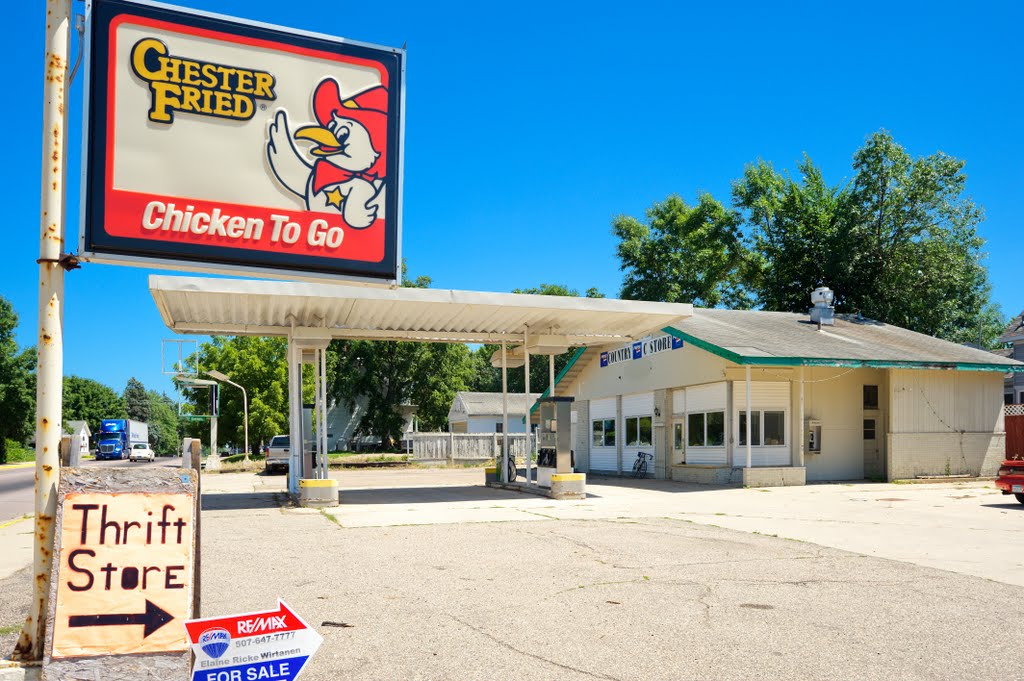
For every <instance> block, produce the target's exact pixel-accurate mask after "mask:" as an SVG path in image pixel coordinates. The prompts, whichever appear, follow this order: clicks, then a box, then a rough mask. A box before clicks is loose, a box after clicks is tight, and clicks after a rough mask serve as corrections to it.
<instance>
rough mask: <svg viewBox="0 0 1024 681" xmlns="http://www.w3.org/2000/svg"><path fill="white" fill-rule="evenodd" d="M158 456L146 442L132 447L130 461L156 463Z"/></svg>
mask: <svg viewBox="0 0 1024 681" xmlns="http://www.w3.org/2000/svg"><path fill="white" fill-rule="evenodd" d="M155 459H156V454H154V453H153V450H152V449H150V448H149V445H147V444H146V443H144V442H136V443H135V444H133V445H132V448H131V452H130V453H129V454H128V460H129V461H154V460H155Z"/></svg>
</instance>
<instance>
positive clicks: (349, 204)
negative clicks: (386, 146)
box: [267, 78, 388, 229]
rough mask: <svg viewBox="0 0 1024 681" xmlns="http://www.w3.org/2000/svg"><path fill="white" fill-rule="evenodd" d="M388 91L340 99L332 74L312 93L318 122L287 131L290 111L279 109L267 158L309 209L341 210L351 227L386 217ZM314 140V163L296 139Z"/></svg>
mask: <svg viewBox="0 0 1024 681" xmlns="http://www.w3.org/2000/svg"><path fill="white" fill-rule="evenodd" d="M387 105H388V91H387V89H386V88H384V87H383V86H380V85H378V86H375V87H372V88H370V89H368V90H364V91H363V92H360V93H358V94H355V95H352V96H351V97H347V98H346V99H344V100H343V99H342V98H341V87H340V86H339V85H338V81H336V80H334V79H333V78H325V79H324V80H322V81H320V84H319V85H317V86H316V90H314V92H313V115H314V116H315V117H316V120H317V123H318V124H319V125H307V126H305V127H301V128H299V129H298V130H296V131H295V137H294V140H293V138H292V137H291V136H290V135H289V133H288V114H287V113H286V112H285V111H284V110H283V109H280V110H278V112H277V114H276V115H275V116H274V120H273V122H271V124H270V129H269V133H268V137H267V159H268V160H269V161H270V167H271V168H272V169H273V171H274V175H275V176H276V177H277V179H278V181H279V182H280V183H281V184H282V185H283V186H284V187H285V188H286V189H287V190H288V191H290V192H292V193H293V194H295V195H296V196H298V197H300V198H302V199H303V200H304V201H305V202H306V209H307V210H313V211H323V212H333V211H338V212H340V213H341V216H342V219H344V221H345V222H346V224H348V225H349V226H350V227H354V228H356V229H363V228H365V227H369V226H370V225H372V224H373V223H374V221H375V220H377V219H378V218H383V217H384V194H385V192H384V176H385V174H386V170H385V165H384V156H383V155H382V154H381V153H380V151H378V149H381V146H380V145H381V143H382V142H383V141H384V140H385V139H386V137H387V120H388V114H387V110H388V109H387ZM296 140H302V141H304V142H312V143H313V144H314V145H315V146H314V147H313V148H312V149H311V150H310V152H309V153H310V154H312V155H313V156H314V157H315V158H316V160H315V161H314V162H313V165H312V166H311V165H310V164H309V163H308V162H307V161H306V157H305V156H303V154H302V153H300V152H299V150H298V149H297V148H296V147H295V141H296Z"/></svg>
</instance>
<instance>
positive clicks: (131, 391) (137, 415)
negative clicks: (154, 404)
mask: <svg viewBox="0 0 1024 681" xmlns="http://www.w3.org/2000/svg"><path fill="white" fill-rule="evenodd" d="M121 399H123V400H124V409H125V412H126V413H127V414H128V418H130V419H134V420H135V421H142V422H143V423H149V395H147V394H146V387H145V386H144V385H142V382H141V381H139V380H138V379H136V378H135V377H134V376H133V377H132V378H129V379H128V384H127V385H126V386H125V387H124V393H122V395H121Z"/></svg>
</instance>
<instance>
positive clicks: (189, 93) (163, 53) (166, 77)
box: [131, 38, 277, 124]
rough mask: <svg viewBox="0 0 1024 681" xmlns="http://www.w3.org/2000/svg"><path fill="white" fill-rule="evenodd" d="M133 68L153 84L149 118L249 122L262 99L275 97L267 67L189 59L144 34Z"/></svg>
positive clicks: (135, 49) (133, 56)
mask: <svg viewBox="0 0 1024 681" xmlns="http://www.w3.org/2000/svg"><path fill="white" fill-rule="evenodd" d="M131 66H132V71H134V72H135V75H137V76H138V77H139V78H141V79H142V80H144V81H146V82H147V83H148V84H149V91H150V94H151V97H152V99H151V101H150V107H149V120H151V121H153V122H155V123H168V124H170V123H173V122H174V112H175V111H183V112H186V113H194V114H200V115H203V116H215V117H217V118H230V119H234V120H240V121H247V120H249V119H250V118H252V117H253V114H255V113H256V100H257V99H263V100H268V101H269V100H273V99H276V98H277V95H276V94H275V93H274V85H275V80H274V76H272V75H270V74H269V73H267V72H266V71H256V70H252V69H245V68H239V67H236V66H223V65H221V64H214V63H211V62H203V61H197V60H194V59H183V58H181V57H175V56H171V55H170V51H169V50H168V48H167V45H165V44H164V43H163V42H161V41H160V40H157V39H156V38H143V39H142V40H140V41H138V42H137V43H135V46H134V47H132V52H131Z"/></svg>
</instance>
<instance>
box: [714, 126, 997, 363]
mask: <svg viewBox="0 0 1024 681" xmlns="http://www.w3.org/2000/svg"><path fill="white" fill-rule="evenodd" d="M798 168H799V171H800V179H799V180H793V179H791V178H790V177H789V176H788V175H787V174H785V173H778V172H776V171H775V170H774V169H773V168H772V166H771V164H768V163H765V162H758V163H756V164H754V165H751V166H748V167H747V169H746V171H745V173H744V176H743V178H742V179H741V180H739V181H737V182H736V183H735V184H734V186H733V203H734V206H735V207H736V208H737V209H739V210H740V211H741V212H742V214H743V215H744V217H745V219H746V224H747V226H748V228H749V230H750V237H751V241H752V250H753V251H754V253H755V257H754V258H752V259H751V262H753V263H754V264H755V266H754V267H752V268H750V270H748V272H747V274H746V275H745V278H746V279H747V281H748V283H749V285H750V287H751V289H752V290H753V291H754V292H755V294H756V296H757V302H758V304H759V305H761V306H762V307H764V308H766V309H769V310H781V311H791V312H803V311H806V309H807V308H808V307H809V306H810V302H809V298H808V294H809V293H810V291H811V290H812V289H813V288H815V287H816V286H820V285H826V286H829V287H831V288H832V289H834V290H835V291H836V307H837V310H839V311H846V312H860V313H862V314H864V315H865V316H867V317H870V318H873V319H878V320H880V321H884V322H887V323H890V324H895V325H898V326H903V327H906V328H909V329H912V330H914V331H918V332H921V333H926V334H929V335H934V336H938V337H941V338H945V339H948V340H951V341H954V342H963V341H968V340H970V341H975V342H978V341H979V340H980V341H981V343H982V344H983V345H991V343H992V342H993V340H994V338H995V337H996V336H997V335H998V333H999V331H1000V330H1001V325H1002V322H1003V321H1004V320H1003V319H1001V317H1000V314H999V311H998V309H997V308H996V307H995V306H994V305H992V304H991V302H990V290H991V287H990V285H989V282H988V273H987V270H986V269H985V267H984V265H983V264H982V259H983V254H982V252H981V249H982V247H983V245H984V241H983V240H982V239H981V238H980V236H979V235H978V233H977V226H978V225H979V224H980V222H981V221H982V220H983V217H984V214H983V211H982V210H981V208H980V207H978V206H977V205H975V203H974V202H973V201H972V200H971V199H970V197H968V196H967V195H966V194H965V190H966V181H967V176H966V174H965V173H964V172H963V169H964V162H963V161H962V160H959V159H956V158H953V157H951V156H948V155H946V154H943V153H941V152H940V153H936V154H932V155H930V156H922V157H918V158H914V157H912V156H911V155H910V154H908V153H907V151H906V150H905V149H904V148H903V147H902V146H900V145H899V144H898V143H896V141H895V140H894V139H893V138H892V136H891V135H890V134H889V133H887V132H885V131H880V132H877V133H874V134H873V135H871V136H870V137H869V138H868V139H867V141H866V143H865V144H864V146H862V147H861V148H860V149H858V150H857V152H856V153H855V154H854V158H853V178H852V180H851V181H850V182H849V183H848V184H846V185H829V184H828V183H827V182H825V180H824V179H823V177H822V173H821V171H820V169H819V168H818V167H817V166H815V165H814V164H813V163H812V162H811V160H810V159H808V158H806V157H805V158H804V160H803V162H802V163H801V164H800V165H799V166H798Z"/></svg>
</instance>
